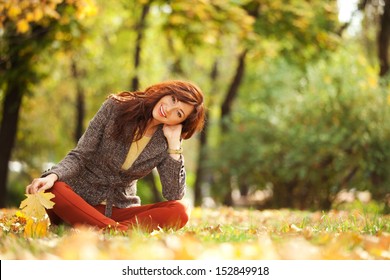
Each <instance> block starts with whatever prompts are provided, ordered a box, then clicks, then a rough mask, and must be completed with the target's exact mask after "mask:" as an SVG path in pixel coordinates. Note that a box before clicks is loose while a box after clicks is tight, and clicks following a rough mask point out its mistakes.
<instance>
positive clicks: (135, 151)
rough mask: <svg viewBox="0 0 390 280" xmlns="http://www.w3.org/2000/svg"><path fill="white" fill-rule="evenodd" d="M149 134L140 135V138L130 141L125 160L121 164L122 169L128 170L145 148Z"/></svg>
mask: <svg viewBox="0 0 390 280" xmlns="http://www.w3.org/2000/svg"><path fill="white" fill-rule="evenodd" d="M150 138H151V137H150V136H142V138H141V139H139V140H138V141H135V142H133V143H131V146H130V149H129V152H128V153H127V156H126V159H125V162H124V163H123V164H122V169H123V170H128V169H129V168H130V167H131V166H132V165H133V163H134V161H135V160H136V159H137V158H138V156H139V155H140V154H141V153H142V151H143V150H144V149H145V147H146V145H147V144H148V143H149V140H150Z"/></svg>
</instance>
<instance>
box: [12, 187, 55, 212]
mask: <svg viewBox="0 0 390 280" xmlns="http://www.w3.org/2000/svg"><path fill="white" fill-rule="evenodd" d="M26 196H27V198H26V199H25V200H23V201H22V202H21V203H20V206H19V208H20V209H22V211H23V212H24V213H25V214H26V215H27V216H28V217H33V218H36V219H42V218H44V217H45V215H46V211H45V208H46V209H51V208H53V205H54V202H52V201H50V199H52V198H53V197H54V194H52V193H51V192H37V193H35V194H26Z"/></svg>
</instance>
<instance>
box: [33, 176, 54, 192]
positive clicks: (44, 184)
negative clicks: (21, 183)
mask: <svg viewBox="0 0 390 280" xmlns="http://www.w3.org/2000/svg"><path fill="white" fill-rule="evenodd" d="M57 180H58V176H57V175H56V174H50V175H48V176H46V177H43V178H37V179H34V180H33V181H32V182H31V184H30V185H28V186H27V187H26V193H28V194H34V193H37V192H40V191H46V190H48V189H50V188H51V187H53V185H54V183H55V182H56V181H57Z"/></svg>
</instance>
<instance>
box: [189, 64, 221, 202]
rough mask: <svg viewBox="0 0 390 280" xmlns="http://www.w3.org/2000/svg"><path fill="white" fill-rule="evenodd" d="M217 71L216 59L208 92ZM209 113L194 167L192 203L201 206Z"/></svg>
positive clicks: (213, 87)
mask: <svg viewBox="0 0 390 280" xmlns="http://www.w3.org/2000/svg"><path fill="white" fill-rule="evenodd" d="M218 75H219V71H218V59H216V60H215V61H214V64H213V68H212V70H211V72H210V80H211V83H212V87H211V88H212V89H211V90H210V92H214V91H216V81H217V79H218ZM208 119H209V114H208V111H206V122H205V125H204V128H203V130H202V132H201V133H200V139H199V156H198V163H197V167H196V175H195V185H194V204H195V206H201V205H202V200H203V195H204V194H203V193H202V184H203V183H204V180H205V177H206V176H205V174H206V167H205V163H206V162H207V150H206V149H207V137H208V128H209V125H208V121H207V120H208Z"/></svg>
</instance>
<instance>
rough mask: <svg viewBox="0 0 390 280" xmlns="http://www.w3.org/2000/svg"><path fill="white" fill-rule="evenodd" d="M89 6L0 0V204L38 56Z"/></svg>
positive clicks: (36, 77) (37, 76)
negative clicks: (22, 110) (22, 109)
mask: <svg viewBox="0 0 390 280" xmlns="http://www.w3.org/2000/svg"><path fill="white" fill-rule="evenodd" d="M91 6H93V2H92V1H91V0H83V1H74V0H63V1H59V0H48V1H27V0H12V1H5V2H4V1H1V2H0V14H1V16H0V40H1V44H0V77H1V78H0V95H1V99H2V111H1V113H2V116H1V125H0V146H1V150H0V207H4V206H5V203H6V198H7V178H8V162H9V160H10V158H11V155H12V149H13V147H14V143H15V138H16V132H17V127H18V119H19V112H20V109H21V104H22V101H23V98H25V96H27V95H28V94H30V93H31V87H32V85H34V84H37V83H39V80H40V73H39V72H38V70H37V68H36V66H37V64H38V63H39V58H40V55H41V54H43V53H44V52H46V51H48V50H49V49H54V48H55V44H54V43H61V37H60V36H58V35H59V34H60V32H61V30H62V29H64V28H66V27H68V26H69V25H71V24H75V23H77V21H78V20H80V19H81V18H84V17H85V16H86V15H87V14H88V13H89V12H90V9H91Z"/></svg>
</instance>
